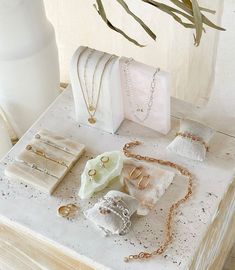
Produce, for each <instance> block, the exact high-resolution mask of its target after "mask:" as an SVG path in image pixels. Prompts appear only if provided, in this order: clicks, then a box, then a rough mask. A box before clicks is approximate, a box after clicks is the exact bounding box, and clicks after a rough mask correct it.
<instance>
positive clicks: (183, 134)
mask: <svg viewBox="0 0 235 270" xmlns="http://www.w3.org/2000/svg"><path fill="white" fill-rule="evenodd" d="M176 136H181V137H183V138H187V139H189V140H191V141H194V142H199V143H201V144H202V145H203V146H204V147H205V148H206V151H207V152H208V151H209V146H208V145H207V144H206V143H205V142H204V141H203V139H202V138H201V137H199V136H196V135H193V134H192V133H189V132H177V133H176Z"/></svg>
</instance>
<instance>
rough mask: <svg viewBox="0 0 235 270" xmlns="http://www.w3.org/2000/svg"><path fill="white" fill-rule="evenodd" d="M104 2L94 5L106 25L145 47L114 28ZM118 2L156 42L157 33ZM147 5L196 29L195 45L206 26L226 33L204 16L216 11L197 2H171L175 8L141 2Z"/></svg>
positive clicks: (185, 25) (151, 1)
mask: <svg viewBox="0 0 235 270" xmlns="http://www.w3.org/2000/svg"><path fill="white" fill-rule="evenodd" d="M102 1H103V0H96V4H94V7H95V9H96V10H97V12H98V14H99V15H100V16H101V18H102V19H103V21H104V22H105V23H106V25H107V26H108V27H109V28H111V29H112V30H114V31H116V32H117V33H119V34H121V35H122V36H124V37H125V38H126V39H127V40H129V41H130V42H132V43H134V44H135V45H137V46H139V47H144V45H142V44H140V43H139V42H138V41H136V40H135V39H134V38H132V37H130V36H128V35H127V34H126V33H125V32H124V31H123V30H121V29H119V28H118V27H116V26H114V25H113V24H112V23H111V21H110V20H109V19H108V18H107V16H106V12H105V8H104V5H103V3H102ZM115 1H116V2H118V3H119V4H120V5H121V6H122V7H123V9H124V10H125V11H126V12H127V13H128V14H129V15H130V16H131V17H132V18H133V19H134V20H135V21H136V22H137V23H138V24H140V26H141V27H142V28H143V29H144V31H145V32H146V33H147V34H148V35H149V36H150V37H151V38H152V39H153V40H156V35H155V33H154V32H153V31H152V30H151V29H150V28H149V27H148V26H147V25H146V24H145V23H144V22H143V20H141V19H140V18H139V17H138V16H136V15H135V14H134V13H133V12H132V11H131V10H130V8H129V7H128V5H127V4H126V2H125V0H115ZM141 1H142V2H144V3H146V4H147V5H151V6H153V7H155V8H157V9H159V10H161V11H162V12H164V13H166V14H168V15H170V16H171V17H172V18H173V19H174V20H175V21H176V22H177V23H179V24H181V25H182V26H183V27H185V28H190V29H195V33H194V35H193V36H194V45H195V46H199V44H200V41H201V38H202V34H203V32H205V28H204V26H205V25H206V26H209V27H211V28H214V29H216V30H221V31H225V29H224V28H222V27H220V26H217V25H216V24H214V23H213V22H212V21H210V20H209V19H208V18H207V17H206V16H205V15H204V14H203V12H205V13H211V14H215V11H214V10H211V9H208V8H205V7H201V6H199V4H198V1H197V0H169V1H170V2H171V3H173V4H174V6H175V7H173V6H169V5H166V4H163V3H160V2H157V1H154V0H141Z"/></svg>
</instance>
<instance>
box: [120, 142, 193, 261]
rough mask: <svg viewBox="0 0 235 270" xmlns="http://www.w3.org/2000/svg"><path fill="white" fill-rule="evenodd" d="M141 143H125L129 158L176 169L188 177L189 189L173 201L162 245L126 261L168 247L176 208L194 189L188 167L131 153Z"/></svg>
mask: <svg viewBox="0 0 235 270" xmlns="http://www.w3.org/2000/svg"><path fill="white" fill-rule="evenodd" d="M140 144H141V143H140V142H138V141H135V142H130V143H127V144H125V145H124V147H123V153H124V154H125V156H126V157H129V158H135V159H137V160H143V161H146V162H152V163H157V164H160V165H164V166H167V167H170V168H173V169H176V170H177V171H178V172H179V173H180V174H181V175H183V176H185V177H187V178H188V190H187V193H186V194H185V196H184V197H183V198H182V199H180V200H178V201H177V202H175V203H173V204H172V205H171V207H170V209H169V212H168V216H167V219H166V236H165V240H164V241H163V243H162V244H161V245H160V247H159V248H158V249H156V250H154V251H152V252H140V253H139V254H135V255H129V256H128V257H125V258H124V261H125V262H129V261H131V260H143V259H149V258H152V257H153V256H156V255H161V254H162V253H163V252H164V251H165V250H166V249H167V247H168V245H169V244H170V242H171V241H172V238H173V232H172V223H173V217H174V215H175V210H176V209H177V208H178V207H179V206H180V205H181V204H182V203H184V202H186V201H187V200H188V198H189V197H190V196H191V195H192V189H193V175H192V174H191V173H190V172H189V171H188V170H187V169H185V168H183V167H182V166H180V165H178V164H176V163H173V162H171V161H167V160H162V159H156V158H152V157H148V156H141V155H137V154H134V153H131V152H130V151H129V148H131V147H133V146H137V145H140Z"/></svg>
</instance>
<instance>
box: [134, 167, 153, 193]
mask: <svg viewBox="0 0 235 270" xmlns="http://www.w3.org/2000/svg"><path fill="white" fill-rule="evenodd" d="M142 173H143V171H142V167H134V168H133V169H132V170H131V171H130V173H129V180H139V181H138V183H137V188H138V189H139V190H144V189H145V188H147V187H148V185H149V182H150V175H149V174H148V175H142Z"/></svg>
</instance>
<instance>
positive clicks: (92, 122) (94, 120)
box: [88, 116, 96, 125]
mask: <svg viewBox="0 0 235 270" xmlns="http://www.w3.org/2000/svg"><path fill="white" fill-rule="evenodd" d="M88 122H89V123H90V124H92V125H93V124H95V123H96V119H95V118H94V117H93V116H91V117H89V118H88Z"/></svg>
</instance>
